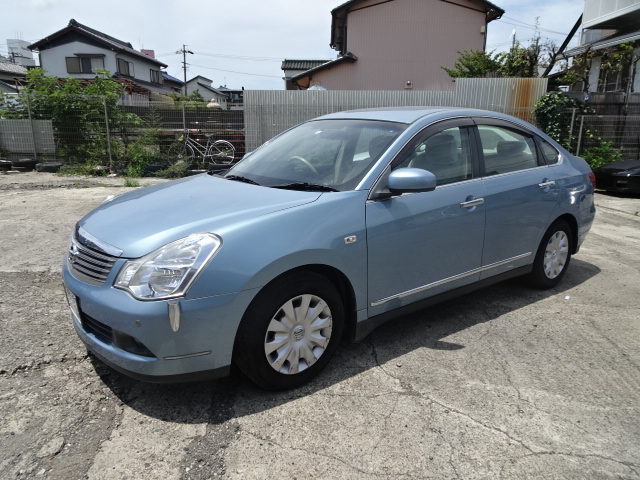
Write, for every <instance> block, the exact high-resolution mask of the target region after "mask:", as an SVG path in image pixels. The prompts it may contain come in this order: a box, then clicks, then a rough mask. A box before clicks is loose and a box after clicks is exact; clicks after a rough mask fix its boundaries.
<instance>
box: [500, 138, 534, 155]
mask: <svg viewBox="0 0 640 480" xmlns="http://www.w3.org/2000/svg"><path fill="white" fill-rule="evenodd" d="M526 146H527V144H526V143H524V142H521V141H518V140H516V141H512V142H507V141H505V140H503V141H500V142H498V148H497V152H498V155H515V154H517V153H520V152H522V151H523V150H524V149H525V147H526Z"/></svg>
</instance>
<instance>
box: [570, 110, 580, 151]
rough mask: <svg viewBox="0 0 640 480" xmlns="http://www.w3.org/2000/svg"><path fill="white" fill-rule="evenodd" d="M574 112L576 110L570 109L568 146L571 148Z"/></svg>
mask: <svg viewBox="0 0 640 480" xmlns="http://www.w3.org/2000/svg"><path fill="white" fill-rule="evenodd" d="M576 110H578V109H577V108H572V109H571V125H570V126H569V146H571V142H572V140H573V124H574V122H575V121H576Z"/></svg>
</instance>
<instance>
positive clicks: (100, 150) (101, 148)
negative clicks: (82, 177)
mask: <svg viewBox="0 0 640 480" xmlns="http://www.w3.org/2000/svg"><path fill="white" fill-rule="evenodd" d="M95 73H96V75H95V77H94V78H93V79H91V80H90V81H87V80H79V79H76V78H64V79H60V78H57V77H54V76H49V75H47V74H46V71H45V70H42V69H39V68H37V69H34V70H30V71H29V72H27V79H26V87H25V88H24V89H23V91H22V92H21V93H20V94H19V95H18V98H17V99H16V100H15V101H13V100H12V101H9V100H8V99H7V97H5V100H4V101H3V102H2V105H0V115H2V116H3V117H4V118H36V119H38V118H39V119H50V120H51V121H52V124H53V130H54V135H55V141H56V152H57V155H58V156H61V157H66V158H67V159H69V160H76V161H78V162H81V163H85V162H94V163H98V162H100V163H102V162H104V161H105V159H109V158H110V157H111V158H112V159H113V157H114V156H115V157H118V156H121V155H122V154H123V152H124V151H126V148H127V144H128V142H129V137H130V129H131V127H132V126H136V125H137V124H138V123H139V122H140V119H139V117H137V115H133V114H126V113H124V112H123V110H122V109H121V108H120V106H119V105H118V104H117V103H118V100H119V99H120V95H121V94H122V91H123V87H122V85H121V84H120V83H118V82H117V81H116V80H114V79H113V78H112V77H111V76H110V74H109V72H108V71H107V70H104V69H99V70H96V71H95ZM107 119H108V123H107ZM109 152H111V155H109ZM111 166H114V165H111Z"/></svg>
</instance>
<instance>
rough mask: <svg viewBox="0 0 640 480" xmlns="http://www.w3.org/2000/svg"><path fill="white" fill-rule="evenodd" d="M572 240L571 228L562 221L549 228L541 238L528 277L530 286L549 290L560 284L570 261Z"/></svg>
mask: <svg viewBox="0 0 640 480" xmlns="http://www.w3.org/2000/svg"><path fill="white" fill-rule="evenodd" d="M572 238H573V233H572V230H571V227H569V225H568V224H567V223H566V222H564V221H562V220H560V221H558V222H556V223H554V224H553V225H551V227H549V229H548V230H547V232H546V233H545V234H544V237H542V241H541V242H540V246H539V247H538V252H537V253H536V258H535V260H534V262H533V270H532V271H531V273H530V274H529V277H528V280H529V283H530V284H531V285H532V286H534V287H536V288H541V289H549V288H553V287H555V286H556V285H558V284H559V283H560V281H561V280H562V278H563V277H564V275H565V274H566V273H567V268H569V262H570V261H571V251H572V249H573V245H572V240H571V239H572Z"/></svg>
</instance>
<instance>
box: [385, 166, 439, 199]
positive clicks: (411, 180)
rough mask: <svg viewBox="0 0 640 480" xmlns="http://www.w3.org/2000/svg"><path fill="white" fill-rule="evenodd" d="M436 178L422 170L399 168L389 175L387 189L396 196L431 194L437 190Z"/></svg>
mask: <svg viewBox="0 0 640 480" xmlns="http://www.w3.org/2000/svg"><path fill="white" fill-rule="evenodd" d="M436 183H437V181H436V176H435V175H434V174H433V173H431V172H429V171H428V170H423V169H422V168H398V169H397V170H394V171H393V172H391V173H390V174H389V179H388V180H387V187H388V188H389V191H390V192H391V193H393V194H395V195H397V194H400V193H414V192H430V191H431V190H435V188H436Z"/></svg>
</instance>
